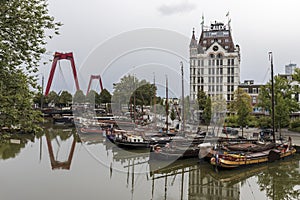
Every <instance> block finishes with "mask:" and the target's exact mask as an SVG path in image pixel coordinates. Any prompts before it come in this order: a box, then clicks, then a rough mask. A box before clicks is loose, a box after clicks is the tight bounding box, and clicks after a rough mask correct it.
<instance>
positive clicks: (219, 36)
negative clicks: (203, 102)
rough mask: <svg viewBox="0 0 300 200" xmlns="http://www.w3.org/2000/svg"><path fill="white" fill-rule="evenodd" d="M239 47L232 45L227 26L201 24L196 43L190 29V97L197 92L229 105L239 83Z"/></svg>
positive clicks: (192, 98)
mask: <svg viewBox="0 0 300 200" xmlns="http://www.w3.org/2000/svg"><path fill="white" fill-rule="evenodd" d="M240 61H241V55H240V47H239V45H235V44H234V42H233V39H232V35H231V28H230V23H228V24H227V25H224V24H223V23H218V22H215V23H212V24H211V25H210V27H205V26H203V25H202V32H201V35H200V37H199V40H197V39H196V37H195V31H194V30H193V33H192V38H191V42H190V97H191V100H196V99H197V94H198V92H199V91H201V90H202V91H204V92H206V94H207V95H209V96H210V97H217V98H221V99H225V100H226V101H227V102H230V101H231V100H232V99H233V93H234V91H235V90H236V89H237V87H238V85H239V84H240Z"/></svg>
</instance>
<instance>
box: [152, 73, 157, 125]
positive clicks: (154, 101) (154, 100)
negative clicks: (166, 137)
mask: <svg viewBox="0 0 300 200" xmlns="http://www.w3.org/2000/svg"><path fill="white" fill-rule="evenodd" d="M153 84H154V88H156V86H155V72H153ZM153 106H154V120H153V122H154V125H155V127H156V89H155V94H154V99H153Z"/></svg>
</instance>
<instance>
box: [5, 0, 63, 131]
mask: <svg viewBox="0 0 300 200" xmlns="http://www.w3.org/2000/svg"><path fill="white" fill-rule="evenodd" d="M0 13H1V14H0V27H1V28H0V38H1V40H0V93H1V95H0V113H1V116H0V127H3V126H7V127H11V126H16V125H17V126H20V128H21V129H22V130H24V131H38V130H39V126H38V124H37V123H36V122H39V121H40V120H41V118H40V112H39V111H37V110H33V107H32V103H33V98H34V92H33V91H32V89H38V86H37V83H36V75H35V73H36V72H37V71H38V66H39V64H40V60H41V56H42V55H43V54H44V53H45V52H46V49H45V44H46V37H48V36H49V37H52V35H53V34H58V32H57V31H58V27H59V26H60V25H61V24H60V23H55V22H54V18H53V17H51V16H50V15H49V14H48V9H47V2H46V1H45V0H40V1H38V0H22V1H18V0H10V1H0ZM52 31H54V32H52Z"/></svg>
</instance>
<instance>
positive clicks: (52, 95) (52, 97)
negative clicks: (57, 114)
mask: <svg viewBox="0 0 300 200" xmlns="http://www.w3.org/2000/svg"><path fill="white" fill-rule="evenodd" d="M58 100H59V95H58V94H57V93H56V92H55V91H51V92H49V94H48V96H46V98H45V102H46V103H47V104H48V105H49V104H51V105H54V106H55V105H57V104H58Z"/></svg>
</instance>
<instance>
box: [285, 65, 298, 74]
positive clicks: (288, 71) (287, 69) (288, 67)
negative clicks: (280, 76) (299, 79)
mask: <svg viewBox="0 0 300 200" xmlns="http://www.w3.org/2000/svg"><path fill="white" fill-rule="evenodd" d="M296 68H297V64H294V63H290V64H287V65H285V74H286V75H291V74H293V73H294V71H295V69H296Z"/></svg>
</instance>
